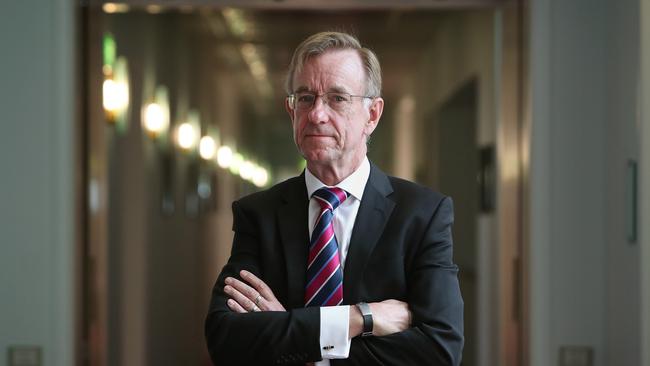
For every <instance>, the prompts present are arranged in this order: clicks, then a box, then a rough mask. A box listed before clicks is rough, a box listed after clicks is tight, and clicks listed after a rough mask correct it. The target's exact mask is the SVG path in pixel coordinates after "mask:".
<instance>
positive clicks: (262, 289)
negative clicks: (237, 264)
mask: <svg viewBox="0 0 650 366" xmlns="http://www.w3.org/2000/svg"><path fill="white" fill-rule="evenodd" d="M239 275H240V276H241V277H242V278H243V279H244V280H245V281H246V282H248V283H249V284H250V285H251V286H253V288H255V289H256V290H257V292H258V293H259V294H260V295H262V297H263V298H265V299H269V300H273V299H275V296H274V295H273V291H271V288H269V286H267V285H266V283H264V281H262V280H261V279H259V278H258V277H257V276H255V275H254V274H252V273H251V272H248V271H246V270H241V271H240V272H239Z"/></svg>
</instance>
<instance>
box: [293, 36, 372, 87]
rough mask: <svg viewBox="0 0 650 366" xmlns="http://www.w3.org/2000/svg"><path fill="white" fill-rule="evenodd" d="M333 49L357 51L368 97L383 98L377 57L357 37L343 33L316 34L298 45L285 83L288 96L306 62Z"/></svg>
mask: <svg viewBox="0 0 650 366" xmlns="http://www.w3.org/2000/svg"><path fill="white" fill-rule="evenodd" d="M332 49H336V50H344V49H351V50H356V51H357V53H358V54H359V57H361V62H362V64H363V66H364V68H365V71H366V90H365V93H366V95H367V96H370V97H379V96H381V66H380V65H379V60H378V59H377V56H376V55H375V53H374V52H372V51H371V50H370V49H368V48H365V47H362V46H361V44H360V43H359V40H358V39H357V38H356V37H354V36H352V35H350V34H347V33H341V32H320V33H316V34H314V35H312V36H310V37H309V38H307V39H305V40H304V41H302V43H300V45H298V47H297V48H296V50H295V51H294V53H293V57H292V58H291V63H290V64H289V71H288V73H287V80H286V83H285V89H286V92H287V94H291V93H293V78H294V76H295V75H296V73H297V72H300V70H302V67H303V65H304V64H305V62H306V61H307V60H308V59H309V58H311V57H313V56H318V55H321V54H323V53H325V52H326V51H328V50H332Z"/></svg>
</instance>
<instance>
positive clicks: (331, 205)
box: [312, 187, 350, 211]
mask: <svg viewBox="0 0 650 366" xmlns="http://www.w3.org/2000/svg"><path fill="white" fill-rule="evenodd" d="M349 195H350V194H349V193H348V192H346V191H345V190H343V189H341V188H338V187H332V188H327V187H323V188H321V189H319V190H317V191H316V192H314V194H313V195H312V197H315V198H316V199H317V200H318V203H319V204H320V207H321V209H323V210H325V209H330V210H332V211H334V210H335V209H336V208H337V207H339V205H340V204H341V203H343V201H345V199H346V198H348V196H349Z"/></svg>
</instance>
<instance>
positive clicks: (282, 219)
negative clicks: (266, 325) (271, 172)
mask: <svg viewBox="0 0 650 366" xmlns="http://www.w3.org/2000/svg"><path fill="white" fill-rule="evenodd" d="M282 197H283V200H284V204H283V205H282V206H281V207H280V209H279V210H278V226H279V229H280V237H281V240H282V247H283V249H284V258H285V260H286V262H287V263H286V264H287V266H286V268H287V281H288V289H287V290H288V294H287V297H288V305H289V307H290V308H297V307H302V306H304V294H305V281H306V278H305V277H306V272H307V250H308V245H309V230H308V228H307V209H308V206H309V201H308V200H307V188H306V186H305V177H304V173H303V174H302V175H300V176H299V177H297V178H296V179H294V180H293V181H291V182H289V184H288V185H287V187H286V188H285V190H284V192H283V193H282Z"/></svg>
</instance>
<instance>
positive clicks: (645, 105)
mask: <svg viewBox="0 0 650 366" xmlns="http://www.w3.org/2000/svg"><path fill="white" fill-rule="evenodd" d="M640 3H641V12H640V14H641V21H640V28H641V31H640V33H641V37H640V38H641V42H640V44H641V51H640V54H641V67H640V69H641V78H640V80H641V83H642V84H641V95H640V98H639V101H640V102H639V104H640V106H639V108H640V110H641V121H640V123H639V124H640V125H641V142H640V157H641V159H640V164H639V168H640V174H639V177H640V184H639V187H640V192H639V193H640V197H641V204H640V205H639V206H640V221H639V222H648V221H650V189H649V188H648V187H650V0H641V2H640ZM639 229H640V231H641V232H640V244H641V245H640V246H641V256H640V260H641V263H644V264H645V265H643V266H641V352H642V354H641V363H640V364H641V365H650V266H648V265H647V263H650V226H649V225H641V226H640V228H639Z"/></svg>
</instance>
